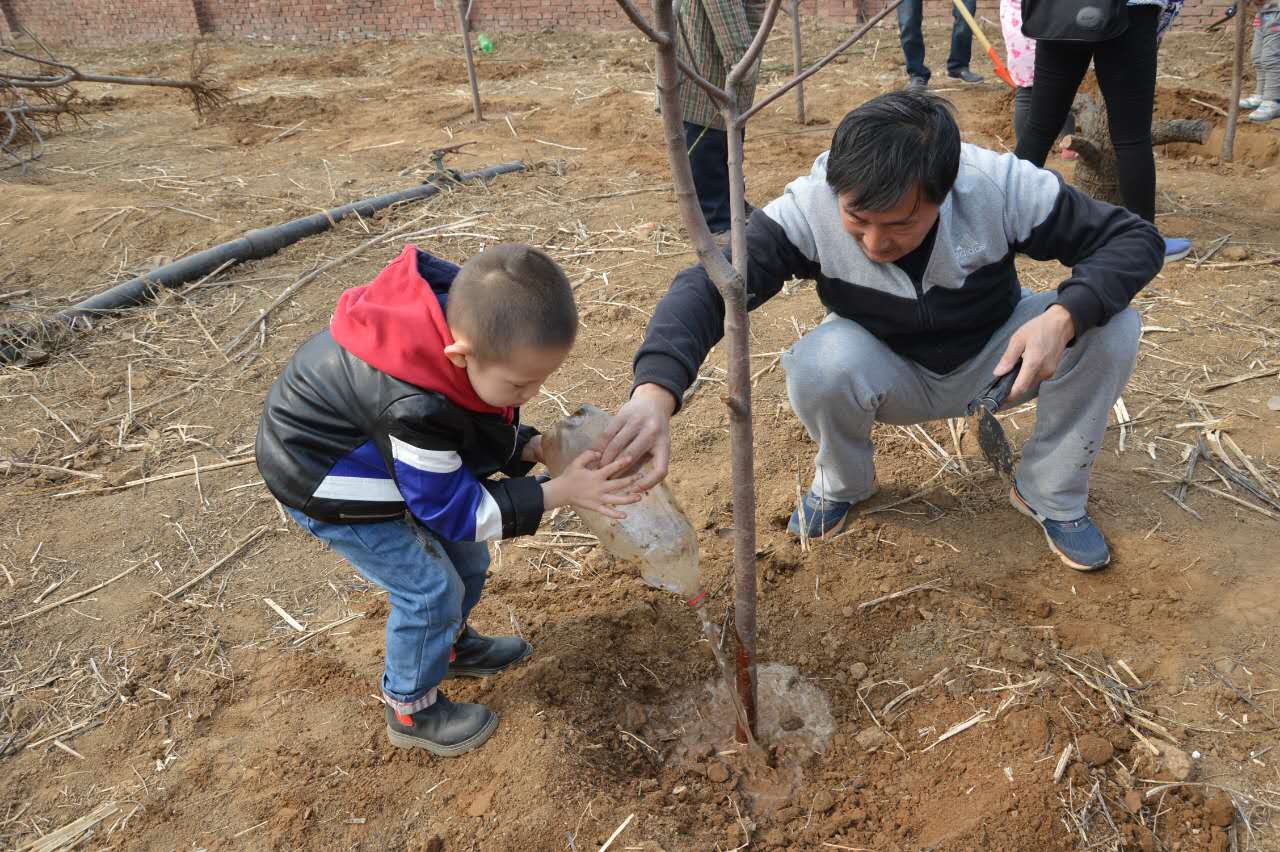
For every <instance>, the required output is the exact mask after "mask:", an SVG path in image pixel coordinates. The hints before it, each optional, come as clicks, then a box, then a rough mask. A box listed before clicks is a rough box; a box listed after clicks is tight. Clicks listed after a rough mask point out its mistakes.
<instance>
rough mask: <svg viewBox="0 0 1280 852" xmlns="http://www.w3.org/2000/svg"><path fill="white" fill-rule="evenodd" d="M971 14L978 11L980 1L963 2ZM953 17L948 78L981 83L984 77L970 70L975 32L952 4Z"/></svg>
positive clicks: (948, 58) (969, 0) (963, 0)
mask: <svg viewBox="0 0 1280 852" xmlns="http://www.w3.org/2000/svg"><path fill="white" fill-rule="evenodd" d="M961 2H963V3H964V6H965V8H966V9H968V10H969V14H971V15H972V14H974V13H976V12H977V10H978V0H961ZM951 17H952V18H953V20H952V22H951V53H950V54H949V55H948V56H947V76H948V77H951V78H953V79H955V80H963V81H964V82H966V83H981V82H982V75H981V74H975V73H973V72H972V71H970V70H969V63H970V62H971V61H972V60H973V31H972V30H970V29H969V24H968V23H967V22H966V21H965V19H964V17H963V16H962V15H961V14H960V10H959V9H957V8H955V5H954V4H952V8H951Z"/></svg>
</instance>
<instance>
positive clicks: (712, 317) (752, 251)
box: [633, 210, 818, 413]
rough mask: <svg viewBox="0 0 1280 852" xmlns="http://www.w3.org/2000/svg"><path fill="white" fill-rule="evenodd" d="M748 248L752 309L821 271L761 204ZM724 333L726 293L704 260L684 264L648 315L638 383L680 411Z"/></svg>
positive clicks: (639, 356)
mask: <svg viewBox="0 0 1280 852" xmlns="http://www.w3.org/2000/svg"><path fill="white" fill-rule="evenodd" d="M726 254H728V252H726ZM747 254H748V261H747V310H755V309H756V308H757V307H759V306H760V305H762V304H764V303H765V302H766V301H768V300H769V299H770V298H772V297H773V296H774V295H776V294H777V293H778V292H779V291H780V290H781V289H782V285H783V284H785V283H786V282H787V281H789V280H790V279H792V278H811V277H813V276H814V275H815V274H816V273H817V271H818V264H817V263H815V262H813V261H811V260H809V258H808V257H806V256H805V255H804V253H803V252H801V250H800V249H799V248H797V247H796V246H795V244H794V243H793V242H792V241H791V239H790V238H789V237H788V236H787V233H786V231H785V230H784V229H783V228H782V226H781V225H779V224H778V223H777V222H775V221H774V220H773V219H771V218H769V216H767V215H766V214H765V213H764V211H762V210H757V211H755V212H754V213H753V214H752V215H751V221H750V222H749V223H748V225H747ZM723 336H724V298H723V297H722V296H721V295H720V291H719V290H718V289H716V286H715V284H714V283H712V281H711V277H710V276H709V275H708V274H707V272H706V270H705V269H703V268H702V266H701V265H698V266H692V267H689V268H688V269H685V270H684V271H682V272H680V273H679V274H678V275H676V277H675V280H674V281H672V283H671V289H670V290H668V291H667V294H666V295H665V296H663V297H662V300H661V301H659V302H658V306H657V308H656V309H655V310H654V314H653V319H651V320H650V321H649V328H648V330H647V331H646V332H645V337H644V342H643V343H641V344H640V349H639V350H638V351H637V352H636V357H635V362H634V365H633V368H634V372H635V384H634V388H636V389H638V388H639V387H640V386H642V385H646V384H652V385H657V386H658V387H660V388H662V389H663V390H665V391H666V392H667V393H668V394H670V395H671V397H672V398H673V401H674V403H675V407H674V410H673V413H674V411H678V410H679V409H680V404H681V400H682V399H683V398H684V393H685V391H687V390H688V389H689V386H690V385H692V384H693V382H694V380H695V379H696V378H697V377H698V368H699V367H701V366H702V362H703V361H705V360H706V358H707V353H709V352H710V351H711V349H712V347H714V346H715V345H716V344H717V343H719V342H720V338H721V337H723Z"/></svg>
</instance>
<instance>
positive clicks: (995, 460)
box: [965, 359, 1022, 480]
mask: <svg viewBox="0 0 1280 852" xmlns="http://www.w3.org/2000/svg"><path fill="white" fill-rule="evenodd" d="M1021 369H1022V361H1021V359H1019V361H1018V363H1016V364H1014V365H1013V369H1012V370H1010V371H1009V372H1007V373H1005V374H1004V375H1003V376H1001V377H1000V378H998V379H996V380H995V381H994V382H992V383H991V384H990V385H989V386H988V387H987V389H986V390H984V391H983V392H982V393H980V394H978V396H977V397H976V398H975V399H974V400H973V401H972V402H970V403H969V406H968V408H967V409H966V412H965V413H966V414H968V415H969V416H970V417H973V418H976V419H977V421H978V446H979V447H981V448H982V454H983V455H984V456H986V457H987V461H988V462H990V463H991V466H992V467H993V468H995V469H996V471H997V472H998V473H999V474H1000V475H1001V476H1003V477H1004V478H1005V479H1008V480H1012V479H1013V449H1012V448H1011V447H1010V446H1009V439H1008V438H1007V437H1005V434H1004V428H1003V427H1002V426H1001V425H1000V421H999V420H997V419H996V412H997V411H998V410H999V409H1000V406H1001V405H1004V401H1005V400H1006V399H1008V398H1009V391H1010V389H1012V388H1013V383H1014V381H1015V380H1016V379H1017V378H1018V371H1019V370H1021Z"/></svg>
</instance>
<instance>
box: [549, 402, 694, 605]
mask: <svg viewBox="0 0 1280 852" xmlns="http://www.w3.org/2000/svg"><path fill="white" fill-rule="evenodd" d="M609 420H610V417H609V415H608V414H606V413H605V412H603V411H601V410H600V409H598V408H596V407H595V406H594V405H584V406H582V407H581V408H579V409H578V410H577V411H576V412H574V413H573V414H572V415H571V416H569V417H566V418H565V419H563V420H561V421H560V422H559V423H557V424H556V425H555V426H553V427H552V428H551V430H550V431H548V432H547V433H546V434H545V435H544V436H543V439H542V451H543V455H544V456H545V457H546V460H547V468H548V469H549V470H550V471H551V474H552V475H553V476H558V475H560V473H561V472H563V471H564V469H565V468H566V467H568V466H569V464H570V462H572V461H573V460H574V459H576V458H577V457H578V456H579V455H581V454H582V453H583V452H585V451H587V450H589V449H591V448H592V447H594V446H595V445H596V443H597V442H598V441H599V440H600V437H601V436H602V435H603V434H604V431H605V429H606V428H607V427H608V425H609ZM619 508H620V509H621V510H622V511H623V512H626V514H627V517H626V518H624V519H623V520H615V519H614V518H608V517H605V516H604V515H601V514H599V513H598V512H591V511H587V510H584V509H577V510H576V511H577V513H578V516H579V517H581V518H582V522H583V523H584V524H586V525H587V529H589V530H591V532H592V533H594V534H595V535H596V537H597V538H599V539H600V544H601V545H602V546H603V547H604V548H605V549H606V550H608V551H609V553H611V554H612V555H613V556H614V557H615V558H617V559H620V560H622V561H624V562H632V563H635V564H636V565H637V566H638V567H639V569H640V577H641V578H642V579H643V580H644V581H645V582H646V583H648V584H649V585H650V586H653V587H655V588H659V589H665V590H667V591H669V592H675V593H676V594H678V595H680V596H681V597H682V598H684V599H685V601H687V602H688V603H689V605H690V606H693V607H695V608H696V607H700V606H701V604H702V593H701V591H700V590H699V586H698V537H697V535H695V534H694V531H693V526H692V525H691V524H690V523H689V519H688V518H687V517H686V516H685V514H684V511H683V510H682V509H681V508H680V505H679V504H678V503H677V502H676V499H675V497H674V496H673V495H672V493H671V489H669V488H667V486H666V483H659V484H657V485H655V486H654V487H653V488H651V489H650V490H649V492H648V493H647V494H645V495H644V497H643V499H641V500H640V502H639V503H633V504H631V505H629V506H621V507H619Z"/></svg>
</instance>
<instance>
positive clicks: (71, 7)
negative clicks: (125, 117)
mask: <svg viewBox="0 0 1280 852" xmlns="http://www.w3.org/2000/svg"><path fill="white" fill-rule="evenodd" d="M0 2H3V4H4V6H5V8H6V12H7V16H8V18H9V19H10V24H11V25H12V26H14V27H22V28H23V29H26V30H29V31H30V32H33V33H35V34H36V35H37V36H39V37H40V39H41V40H42V41H48V42H50V43H55V44H95V45H99V44H122V43H127V42H137V41H150V40H156V39H169V38H177V37H180V36H193V35H197V34H199V32H200V29H199V27H198V26H197V25H196V14H195V9H194V7H193V6H192V2H191V0H128V3H127V4H123V3H121V2H118V0H0ZM123 5H127V6H128V10H127V11H122V10H121V7H122V6H123Z"/></svg>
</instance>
